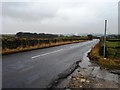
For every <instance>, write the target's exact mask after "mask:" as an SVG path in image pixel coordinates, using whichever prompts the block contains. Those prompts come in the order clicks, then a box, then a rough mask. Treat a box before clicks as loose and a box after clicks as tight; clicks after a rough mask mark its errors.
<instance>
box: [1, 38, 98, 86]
mask: <svg viewBox="0 0 120 90" xmlns="http://www.w3.org/2000/svg"><path fill="white" fill-rule="evenodd" d="M98 41H99V40H97V39H96V40H95V39H94V40H92V41H87V42H81V43H74V44H67V45H62V46H56V47H50V48H44V49H38V50H32V51H27V52H20V53H16V54H11V55H4V56H3V57H2V79H3V80H2V85H3V88H46V87H47V85H49V83H50V82H51V81H52V80H53V79H54V78H55V77H57V75H58V74H60V73H62V72H64V71H65V70H66V69H68V68H69V67H70V66H71V65H72V64H73V63H74V62H76V61H79V60H81V59H82V58H83V55H84V53H85V52H87V51H88V50H90V49H91V48H92V47H93V46H94V45H95V44H97V43H98Z"/></svg>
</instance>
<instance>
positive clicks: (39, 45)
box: [0, 40, 86, 55]
mask: <svg viewBox="0 0 120 90" xmlns="http://www.w3.org/2000/svg"><path fill="white" fill-rule="evenodd" d="M84 41H86V40H79V41H67V42H57V43H50V44H44V43H43V44H38V45H35V46H26V47H18V48H16V49H7V48H6V49H3V50H0V53H2V54H3V55H6V54H12V53H17V52H23V51H30V50H35V49H42V48H48V47H54V46H60V45H65V44H72V43H78V42H84Z"/></svg>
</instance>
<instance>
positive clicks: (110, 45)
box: [106, 41, 120, 59]
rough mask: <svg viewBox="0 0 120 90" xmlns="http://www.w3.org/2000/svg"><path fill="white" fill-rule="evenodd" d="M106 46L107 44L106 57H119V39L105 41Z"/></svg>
mask: <svg viewBox="0 0 120 90" xmlns="http://www.w3.org/2000/svg"><path fill="white" fill-rule="evenodd" d="M106 46H107V57H108V58H112V59H114V58H116V59H119V58H120V46H119V41H117V42H112V41H107V42H106Z"/></svg>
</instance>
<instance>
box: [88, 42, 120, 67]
mask: <svg viewBox="0 0 120 90" xmlns="http://www.w3.org/2000/svg"><path fill="white" fill-rule="evenodd" d="M99 48H100V44H97V45H96V46H95V47H94V48H92V50H91V52H90V53H89V55H88V56H89V58H90V59H91V60H92V61H94V62H96V63H98V64H99V65H100V66H101V67H103V68H106V69H120V60H118V59H117V60H116V59H111V58H106V59H104V57H102V56H100V55H99Z"/></svg>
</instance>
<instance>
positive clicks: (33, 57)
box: [31, 49, 63, 59]
mask: <svg viewBox="0 0 120 90" xmlns="http://www.w3.org/2000/svg"><path fill="white" fill-rule="evenodd" d="M62 50H63V49H59V50H56V51H52V52H48V53H44V54H40V55H36V56H33V57H31V58H32V59H33V58H37V57H41V56H45V55H48V54H52V53H56V52H59V51H62Z"/></svg>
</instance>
